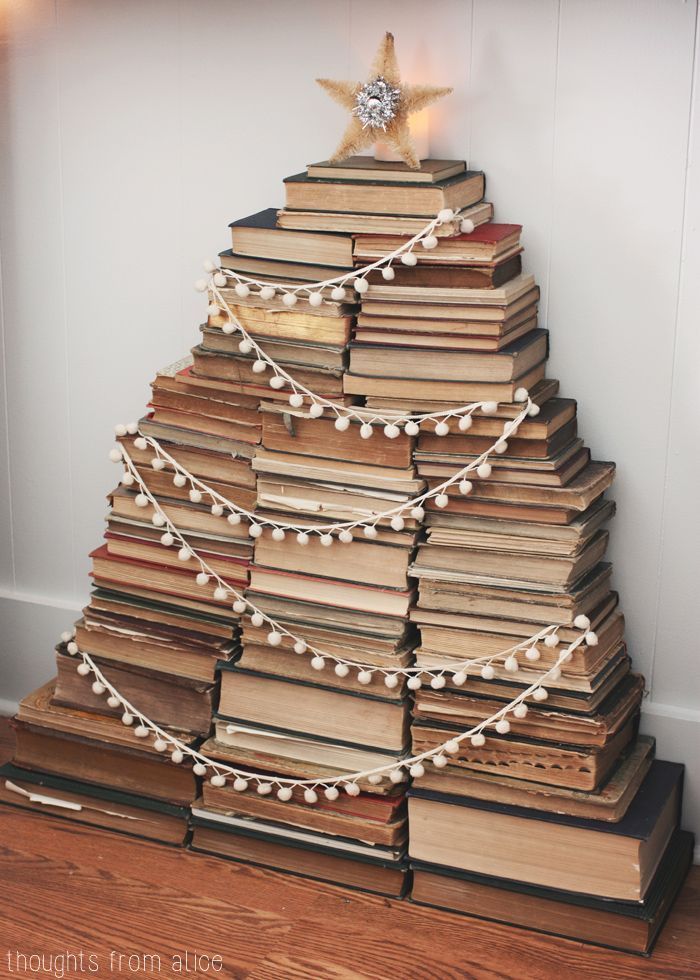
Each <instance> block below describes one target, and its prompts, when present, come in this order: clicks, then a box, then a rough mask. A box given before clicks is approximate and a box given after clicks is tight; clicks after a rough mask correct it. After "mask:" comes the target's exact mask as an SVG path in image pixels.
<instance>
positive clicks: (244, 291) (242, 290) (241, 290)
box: [233, 282, 250, 299]
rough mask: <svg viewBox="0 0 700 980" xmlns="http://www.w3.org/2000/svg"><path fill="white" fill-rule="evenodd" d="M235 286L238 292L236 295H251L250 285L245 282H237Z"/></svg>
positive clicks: (243, 296) (242, 297) (244, 296)
mask: <svg viewBox="0 0 700 980" xmlns="http://www.w3.org/2000/svg"><path fill="white" fill-rule="evenodd" d="M233 288H234V290H235V292H236V296H240V297H241V299H245V298H246V296H250V286H249V285H248V284H247V283H245V282H237V283H236V285H235V286H234V287H233Z"/></svg>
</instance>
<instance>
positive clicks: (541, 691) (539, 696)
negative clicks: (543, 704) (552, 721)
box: [532, 687, 549, 701]
mask: <svg viewBox="0 0 700 980" xmlns="http://www.w3.org/2000/svg"><path fill="white" fill-rule="evenodd" d="M532 696H533V698H534V699H535V701H546V700H547V698H548V697H549V692H548V691H547V690H546V688H544V687H536V688H535V690H534V691H533V692H532Z"/></svg>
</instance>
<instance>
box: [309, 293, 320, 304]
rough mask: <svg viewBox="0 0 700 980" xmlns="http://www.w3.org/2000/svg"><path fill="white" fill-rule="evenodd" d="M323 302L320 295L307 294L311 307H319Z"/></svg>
mask: <svg viewBox="0 0 700 980" xmlns="http://www.w3.org/2000/svg"><path fill="white" fill-rule="evenodd" d="M322 302H323V296H322V295H321V293H309V303H310V304H311V306H320V305H321V303H322Z"/></svg>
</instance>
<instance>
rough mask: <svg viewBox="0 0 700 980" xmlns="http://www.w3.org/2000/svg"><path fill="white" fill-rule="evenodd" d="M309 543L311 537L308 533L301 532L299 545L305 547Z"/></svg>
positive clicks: (298, 539)
mask: <svg viewBox="0 0 700 980" xmlns="http://www.w3.org/2000/svg"><path fill="white" fill-rule="evenodd" d="M308 543H309V535H308V534H307V533H306V531H299V533H298V534H297V544H301V545H305V544H308Z"/></svg>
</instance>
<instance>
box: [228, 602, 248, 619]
mask: <svg viewBox="0 0 700 980" xmlns="http://www.w3.org/2000/svg"><path fill="white" fill-rule="evenodd" d="M231 608H232V609H233V611H234V612H235V613H238V615H239V616H242V615H243V613H244V612H245V611H246V609H247V608H248V603H247V602H246V601H245V600H244V599H236V601H235V602H234V603H233V605H232V607H231Z"/></svg>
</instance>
